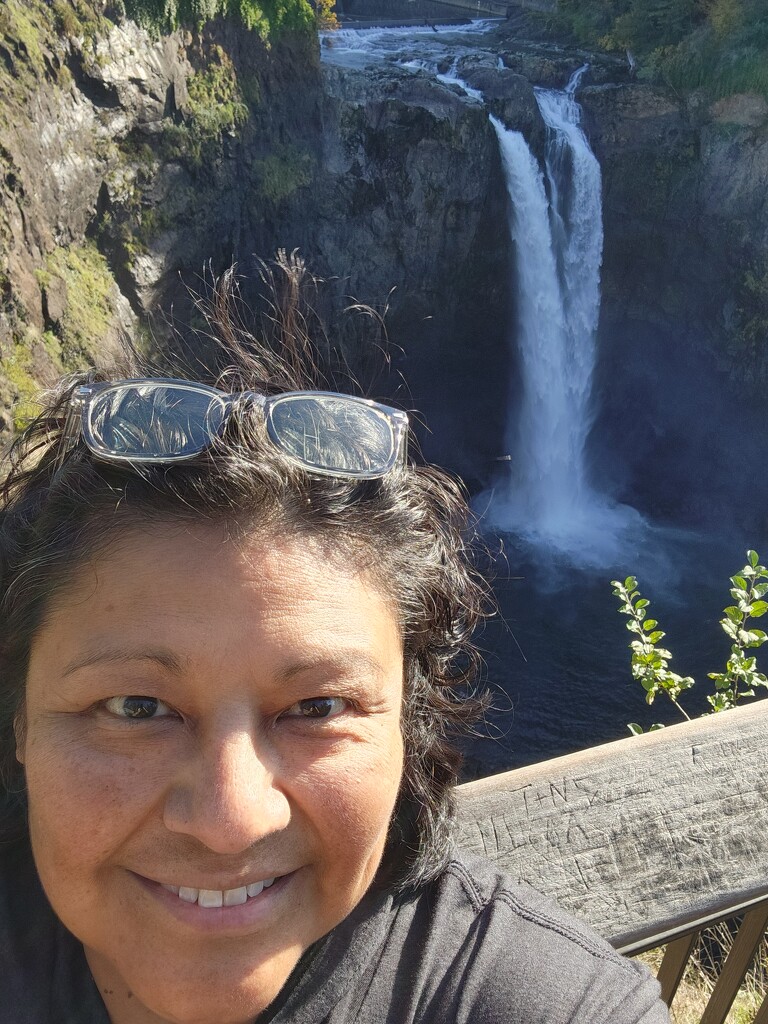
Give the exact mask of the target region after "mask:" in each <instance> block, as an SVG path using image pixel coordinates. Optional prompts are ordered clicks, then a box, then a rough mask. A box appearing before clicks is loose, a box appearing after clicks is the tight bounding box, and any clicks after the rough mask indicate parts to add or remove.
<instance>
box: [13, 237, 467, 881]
mask: <svg viewBox="0 0 768 1024" xmlns="http://www.w3.org/2000/svg"><path fill="white" fill-rule="evenodd" d="M274 268H275V269H272V268H270V269H269V271H268V274H267V276H268V278H270V283H271V287H272V289H273V301H272V304H271V307H270V308H271V315H270V318H269V319H271V320H272V323H273V326H274V327H275V329H276V330H275V332H274V333H275V334H276V335H277V342H278V344H275V343H274V339H273V340H272V342H271V343H267V342H265V341H263V340H258V339H257V338H256V337H254V336H253V335H252V334H251V333H249V332H248V331H247V330H246V328H245V327H244V323H243V318H242V315H241V311H240V305H239V302H238V298H237V284H236V278H235V275H234V271H230V272H227V273H226V274H225V275H223V277H221V278H220V279H218V280H217V281H216V282H215V283H214V285H213V286H212V291H211V295H210V296H209V298H208V300H207V301H206V303H205V306H204V309H205V312H206V315H207V319H208V327H209V330H210V333H211V334H212V335H213V336H215V337H216V338H217V340H218V344H219V345H220V347H221V350H222V353H223V355H224V357H225V358H226V359H227V361H228V366H227V369H226V370H225V371H224V372H223V373H212V374H211V378H212V379H210V380H209V381H208V383H213V384H215V385H216V386H218V387H220V388H223V389H224V390H227V391H230V392H238V391H244V390H253V391H257V392H261V393H264V394H268V395H269V394H276V393H280V392H284V391H294V390H306V389H312V388H315V387H317V385H318V370H317V365H316V360H315V359H314V358H313V357H312V351H311V344H310V342H309V338H308V330H307V318H306V316H305V315H304V312H303V311H302V279H303V278H305V277H306V270H305V267H304V264H303V262H302V261H301V260H300V259H298V258H297V257H295V256H293V257H287V256H285V255H283V256H281V257H279V258H278V260H277V262H276V263H275V265H274ZM147 375H148V374H147V372H146V367H144V366H142V365H141V363H140V361H139V360H137V359H136V358H135V357H132V358H131V359H130V360H129V361H128V363H127V365H125V366H122V367H120V372H119V374H118V377H122V378H126V377H139V376H147ZM174 376H176V377H181V376H187V375H185V374H184V371H177V372H175V373H174ZM110 379H116V377H115V374H114V373H113V374H108V373H105V372H97V371H92V372H90V373H88V374H78V375H74V376H70V377H69V378H66V379H64V380H63V381H61V382H60V384H59V386H58V387H57V388H56V389H54V390H53V391H52V392H50V393H49V395H48V396H47V398H46V401H45V408H44V411H43V412H42V413H41V414H40V415H39V416H38V418H37V419H36V420H35V421H34V422H33V423H32V424H31V425H30V426H29V427H28V428H27V430H26V431H25V432H24V434H23V435H22V436H21V437H20V438H19V439H18V440H17V441H16V442H15V443H14V444H13V446H12V448H11V451H10V469H9V471H8V475H7V478H6V480H5V482H4V484H3V485H2V488H1V489H0V787H1V788H2V790H3V793H2V795H3V796H4V803H5V812H4V816H0V838H2V837H3V836H5V837H6V838H7V837H10V836H11V835H12V834H16V835H23V834H24V833H25V831H26V814H25V794H24V780H23V771H22V769H21V767H20V766H19V765H18V763H17V762H16V758H15V740H14V728H15V726H18V723H19V722H22V723H23V715H24V688H25V681H26V674H27V665H28V659H29V654H30V648H31V644H32V641H33V638H34V636H35V633H36V631H37V630H38V628H39V627H40V625H41V623H42V621H43V617H44V616H45V614H46V609H47V606H48V605H49V602H50V601H51V599H52V597H53V595H54V594H56V593H57V592H58V591H59V590H60V589H61V588H63V587H66V586H67V584H68V583H70V582H71V581H72V579H73V577H74V574H75V573H76V572H77V571H78V567H79V566H80V565H81V564H82V561H83V560H84V559H86V558H88V557H89V556H92V555H93V553H94V551H97V550H98V549H99V547H100V546H101V545H103V544H105V543H108V542H109V540H110V539H111V538H112V537H114V536H115V534H116V532H118V531H122V530H125V529H127V528H129V527H131V526H132V525H135V524H136V523H137V522H147V521H156V522H168V521H171V522H173V521H184V520H190V519H193V520H196V521H200V519H201V518H202V519H203V520H207V521H210V522H218V523H222V524H225V525H226V526H227V527H228V528H229V529H234V530H236V531H241V532H242V533H245V534H247V533H248V532H249V531H252V530H254V529H255V528H256V526H257V524H258V530H259V532H261V531H263V530H265V529H266V530H268V531H269V530H272V531H275V532H278V531H279V532H282V533H290V534H293V535H295V534H302V533H304V534H306V535H312V536H315V537H318V538H319V539H322V540H324V541H326V542H331V543H332V544H333V545H334V548H335V549H336V550H337V551H341V552H342V553H343V554H344V555H345V556H346V557H349V558H351V559H352V560H353V564H356V565H359V566H361V567H363V566H364V567H365V571H366V572H367V573H368V574H369V575H370V574H371V573H373V578H374V582H375V583H376V584H377V585H378V586H380V587H381V588H382V591H383V592H384V593H385V594H387V596H388V597H390V598H391V599H392V600H393V601H394V603H395V607H396V608H397V610H398V614H399V620H400V627H401V630H402V637H403V642H404V659H405V663H404V669H405V671H404V679H405V694H404V697H405V699H404V704H403V707H404V710H403V718H402V731H403V737H404V746H405V769H404V775H403V780H402V784H401V789H400V794H399V797H398V802H397V806H396V811H395V814H394V816H393V820H392V823H391V827H390V835H389V840H388V843H387V848H386V851H385V855H384V859H383V863H382V867H381V870H380V875H379V880H380V882H381V883H382V884H385V885H387V886H388V887H390V888H392V889H394V890H399V891H405V890H407V889H410V888H412V887H414V886H419V885H421V884H423V883H424V882H426V881H428V880H429V879H431V878H433V877H434V876H435V875H436V874H437V873H438V872H439V871H440V870H441V868H442V867H443V865H444V863H445V861H446V859H447V857H448V856H449V854H450V849H451V819H452V811H453V804H452V793H451V791H452V787H453V785H454V783H455V782H456V778H457V772H458V768H459V765H460V757H459V755H458V753H457V751H456V746H455V740H456V738H457V736H458V735H459V734H461V733H462V732H463V731H465V730H466V728H467V727H468V725H469V723H471V722H472V721H473V720H474V719H475V718H476V716H477V715H478V713H479V712H480V710H481V707H482V699H481V698H480V697H479V696H478V695H477V693H476V692H475V691H474V690H473V689H472V686H471V680H472V677H473V671H474V665H475V656H474V648H473V647H472V645H471V641H470V637H471V634H472V632H473V630H474V628H475V626H476V624H477V622H478V619H479V618H480V617H481V616H482V615H483V614H484V608H485V606H486V599H487V589H486V587H485V585H484V583H483V581H482V578H481V577H480V575H479V574H478V573H477V572H476V571H475V569H474V568H473V560H472V548H471V545H470V541H469V539H468V534H467V523H468V510H467V505H466V502H465V499H464V496H463V492H462V489H461V486H460V485H459V484H458V483H457V482H456V481H455V480H453V479H452V478H451V477H450V476H448V475H447V474H446V473H444V472H442V471H441V470H438V469H436V468H434V467H430V466H425V465H415V464H414V461H413V459H412V458H411V459H409V464H408V465H407V466H404V467H403V468H402V469H399V468H398V469H395V470H394V471H392V472H390V473H388V474H387V475H386V476H384V477H383V478H381V479H375V480H362V481H355V480H342V479H337V478H331V477H327V476H319V475H316V474H315V475H313V474H311V473H310V472H308V471H306V470H304V469H302V468H301V467H299V466H297V465H295V464H293V463H291V462H290V461H289V460H288V459H287V458H286V457H285V456H284V455H283V454H282V453H281V451H280V450H279V449H278V448H277V447H276V446H274V445H272V444H270V443H269V441H268V440H267V438H266V434H265V431H264V427H263V423H262V421H261V418H260V417H258V416H256V415H255V414H254V413H253V411H250V412H249V411H248V410H247V409H242V410H240V411H237V410H236V412H235V414H234V415H233V417H232V419H231V420H230V422H229V423H228V425H227V428H226V430H225V432H224V434H223V436H222V437H220V438H219V439H218V440H217V442H216V443H215V445H214V447H213V448H212V449H209V450H208V451H206V452H204V453H202V454H201V455H199V456H196V457H195V458H194V459H191V460H188V461H185V462H181V463H178V464H174V465H171V466H169V465H149V466H145V467H141V468H138V467H136V466H135V465H122V466H120V465H115V464H109V463H105V462H103V461H99V460H97V459H95V458H94V457H93V456H92V455H91V453H90V452H89V451H88V449H87V448H86V446H85V445H84V444H83V443H80V444H78V445H77V446H76V447H75V448H74V449H73V450H72V452H71V453H69V454H68V455H67V456H66V458H65V459H64V461H63V463H62V465H61V466H58V467H57V465H56V462H57V454H58V450H59V448H60V440H61V434H62V429H63V423H64V418H65V416H64V414H65V412H66V409H67V406H68V403H69V400H70V396H71V395H72V392H73V390H74V388H75V387H77V386H78V385H80V384H82V383H83V382H85V381H96V380H110ZM187 379H188V377H187ZM323 383H327V382H325V381H324V382H323ZM372 567H373V568H372Z"/></svg>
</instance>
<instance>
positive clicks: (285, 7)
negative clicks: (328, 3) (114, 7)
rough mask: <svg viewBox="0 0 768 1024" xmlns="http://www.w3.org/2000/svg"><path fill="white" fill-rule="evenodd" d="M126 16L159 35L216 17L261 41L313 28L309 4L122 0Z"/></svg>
mask: <svg viewBox="0 0 768 1024" xmlns="http://www.w3.org/2000/svg"><path fill="white" fill-rule="evenodd" d="M123 7H124V8H125V13H126V14H127V15H128V17H129V18H133V19H134V20H135V21H137V22H139V24H141V25H144V26H145V27H147V28H152V29H155V30H157V31H160V32H172V31H173V30H174V29H177V28H179V27H180V26H182V25H186V26H192V27H198V26H200V25H203V24H205V22H206V21H210V20H211V18H215V17H218V16H219V15H229V16H230V17H233V18H236V19H237V20H239V21H241V22H242V23H243V24H244V25H245V26H246V27H247V28H249V29H252V30H253V31H255V32H258V33H259V35H260V36H261V37H262V38H263V39H269V38H271V37H272V36H274V35H275V34H278V33H280V32H283V31H285V30H288V31H306V30H308V29H309V28H313V27H314V26H315V23H316V21H315V10H314V9H313V7H312V5H311V4H310V3H309V0H175V2H173V3H168V0H123Z"/></svg>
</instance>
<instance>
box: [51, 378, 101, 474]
mask: <svg viewBox="0 0 768 1024" xmlns="http://www.w3.org/2000/svg"><path fill="white" fill-rule="evenodd" d="M92 392H93V389H92V388H90V387H89V386H88V385H87V384H83V385H81V386H80V387H78V388H75V390H74V391H73V393H72V396H71V398H70V400H69V405H68V406H67V415H66V419H65V420H64V428H63V430H62V432H61V440H60V441H59V451H58V454H57V455H56V463H55V465H54V471H58V470H59V469H61V467H62V465H63V464H64V460H65V459H66V457H67V455H68V454H69V453H70V452H71V451H72V449H73V448H74V447H75V445H76V444H77V441H78V439H79V437H80V431H81V429H82V425H83V407H84V405H85V403H86V400H87V399H88V398H89V397H90V396H91V394H92Z"/></svg>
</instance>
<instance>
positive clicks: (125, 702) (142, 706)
mask: <svg viewBox="0 0 768 1024" xmlns="http://www.w3.org/2000/svg"><path fill="white" fill-rule="evenodd" d="M103 706H104V709H105V710H106V711H108V712H109V713H110V715H115V717H116V718H165V717H166V716H167V715H171V714H173V712H172V711H171V709H170V708H169V707H168V705H167V704H166V703H165V702H164V701H162V700H158V699H157V697H142V696H130V697H110V698H109V700H106V701H104V705H103Z"/></svg>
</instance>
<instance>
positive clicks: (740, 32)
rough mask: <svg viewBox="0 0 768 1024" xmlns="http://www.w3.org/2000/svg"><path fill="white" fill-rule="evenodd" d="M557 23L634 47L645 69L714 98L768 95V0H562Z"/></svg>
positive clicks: (588, 37)
mask: <svg viewBox="0 0 768 1024" xmlns="http://www.w3.org/2000/svg"><path fill="white" fill-rule="evenodd" d="M549 20H550V24H551V26H552V28H554V29H555V30H556V31H559V32H566V33H567V34H569V35H570V36H572V37H573V38H574V39H576V40H577V41H578V42H579V43H581V44H583V45H587V46H598V47H601V48H603V49H607V50H629V51H630V52H631V53H632V54H634V55H635V56H636V57H637V58H639V61H640V73H641V75H644V76H647V77H651V78H656V79H660V80H662V81H664V82H666V83H667V84H668V85H670V86H671V87H672V88H674V89H676V90H678V91H680V92H688V91H690V90H693V89H698V88H702V89H704V90H705V91H706V92H707V93H708V94H709V95H710V96H711V97H712V98H718V97H722V96H728V95H731V94H733V93H737V92H758V93H762V94H763V95H766V96H768V0H559V3H558V8H557V12H556V13H555V14H553V15H551V16H549Z"/></svg>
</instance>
